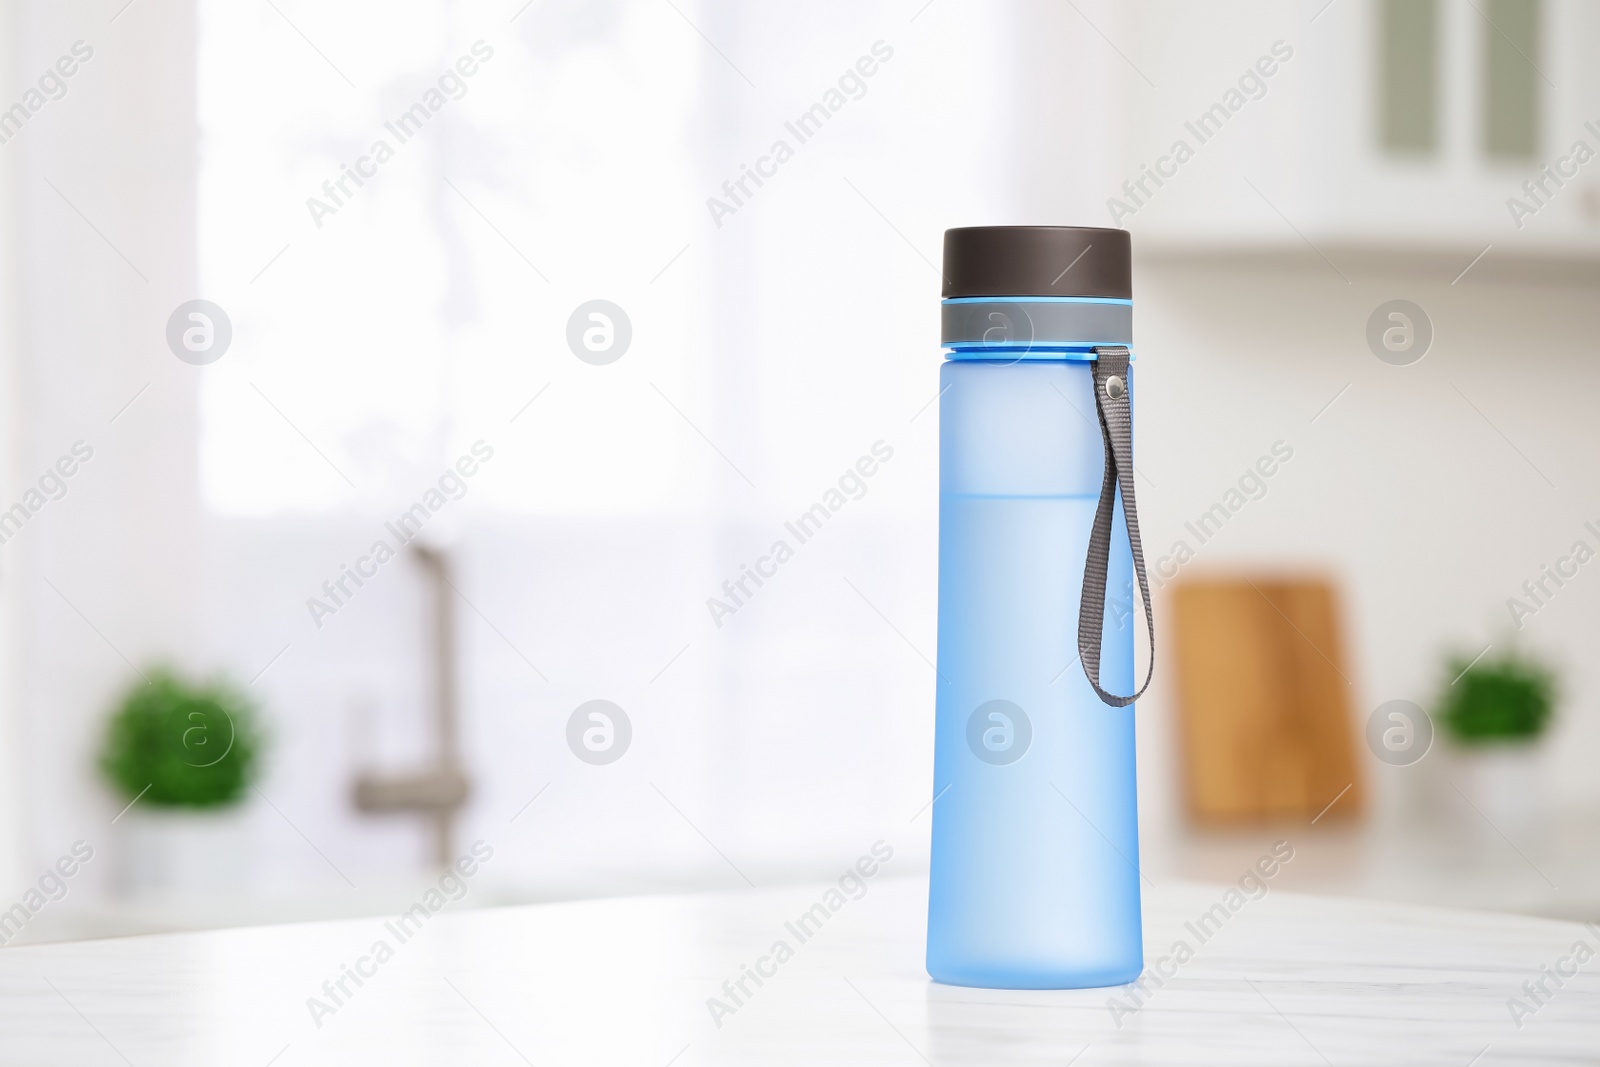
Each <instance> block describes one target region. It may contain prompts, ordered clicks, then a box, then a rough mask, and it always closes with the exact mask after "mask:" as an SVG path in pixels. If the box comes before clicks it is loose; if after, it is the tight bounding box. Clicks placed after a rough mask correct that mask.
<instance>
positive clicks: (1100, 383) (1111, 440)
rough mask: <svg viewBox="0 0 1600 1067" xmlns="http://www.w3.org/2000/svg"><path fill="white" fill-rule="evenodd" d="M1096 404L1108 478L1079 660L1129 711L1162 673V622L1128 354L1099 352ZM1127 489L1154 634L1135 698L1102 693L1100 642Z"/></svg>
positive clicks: (1094, 538) (1081, 613)
mask: <svg viewBox="0 0 1600 1067" xmlns="http://www.w3.org/2000/svg"><path fill="white" fill-rule="evenodd" d="M1094 354H1095V362H1094V402H1095V408H1096V409H1097V410H1098V411H1099V412H1100V436H1101V438H1102V439H1103V440H1104V441H1105V446H1106V469H1105V476H1104V477H1103V478H1102V479H1101V481H1100V505H1099V507H1098V508H1096V509H1095V513H1094V528H1093V529H1092V530H1091V531H1090V534H1089V557H1088V560H1087V561H1086V562H1085V563H1084V567H1083V603H1082V604H1080V605H1079V607H1078V657H1079V658H1080V659H1081V660H1082V661H1083V673H1084V674H1086V675H1088V677H1089V684H1090V685H1092V686H1094V691H1095V692H1096V693H1098V694H1100V699H1101V700H1103V701H1105V702H1106V703H1107V704H1109V705H1111V706H1112V707H1114V708H1125V707H1127V706H1128V705H1129V704H1132V703H1133V702H1134V701H1135V700H1138V699H1139V698H1140V697H1141V696H1143V695H1144V691H1145V690H1146V689H1148V688H1150V678H1151V676H1152V675H1154V674H1155V669H1156V655H1155V652H1156V649H1155V643H1156V620H1155V614H1154V613H1153V612H1152V611H1151V609H1150V582H1149V580H1148V579H1147V578H1146V577H1145V571H1144V548H1143V546H1141V545H1140V543H1139V509H1138V507H1137V506H1136V505H1135V504H1134V499H1133V417H1132V415H1131V414H1130V412H1129V407H1128V349H1127V348H1126V347H1125V346H1123V345H1101V346H1099V347H1097V348H1096V349H1095V350H1094ZM1119 485H1120V486H1121V488H1122V514H1123V516H1124V518H1126V519H1127V523H1128V545H1129V547H1130V548H1132V549H1133V571H1134V573H1135V574H1136V575H1138V577H1139V593H1140V595H1141V596H1142V597H1143V598H1144V621H1145V626H1146V628H1147V629H1148V630H1149V632H1150V669H1149V671H1148V673H1146V674H1145V676H1144V684H1143V685H1141V686H1140V687H1139V691H1138V692H1137V693H1134V694H1133V695H1132V696H1125V697H1122V696H1116V695H1114V694H1112V693H1108V692H1106V691H1105V690H1104V689H1102V688H1100V639H1101V633H1102V630H1103V629H1104V626H1105V615H1106V568H1107V566H1108V565H1109V563H1110V560H1111V520H1112V518H1113V517H1114V515H1115V511H1116V506H1117V488H1118V486H1119Z"/></svg>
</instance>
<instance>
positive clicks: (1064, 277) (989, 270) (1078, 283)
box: [943, 226, 1133, 300]
mask: <svg viewBox="0 0 1600 1067" xmlns="http://www.w3.org/2000/svg"><path fill="white" fill-rule="evenodd" d="M1132 261H1133V257H1132V253H1131V251H1130V247H1129V242H1128V231H1127V230H1117V229H1109V228H1105V227H1100V226H962V227H959V228H957V229H953V230H946V231H944V293H943V296H944V297H945V299H947V300H948V299H953V298H959V297H985V296H987V297H1018V296H1032V297H1040V296H1046V297H1048V296H1066V297H1091V298H1093V297H1098V298H1102V299H1113V300H1131V299H1133V267H1132Z"/></svg>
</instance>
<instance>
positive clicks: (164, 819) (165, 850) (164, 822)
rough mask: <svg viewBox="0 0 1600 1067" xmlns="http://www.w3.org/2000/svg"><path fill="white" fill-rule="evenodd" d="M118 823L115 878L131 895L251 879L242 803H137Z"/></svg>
mask: <svg viewBox="0 0 1600 1067" xmlns="http://www.w3.org/2000/svg"><path fill="white" fill-rule="evenodd" d="M116 829H117V838H116V842H115V843H116V854H117V875H118V877H117V881H118V883H119V887H120V888H121V889H122V891H123V892H124V893H126V894H128V895H130V896H136V897H141V896H162V897H198V896H203V895H206V894H210V893H216V892H219V891H228V890H237V889H240V888H242V887H244V886H246V885H247V884H248V883H249V881H250V878H251V874H252V872H251V870H250V859H251V854H252V850H251V848H250V840H249V835H248V833H247V830H248V819H247V817H246V813H245V810H244V808H243V807H241V806H235V807H230V808H223V809H220V810H212V811H207V810H198V811H197V810H193V809H187V808H177V809H174V808H157V807H149V806H142V805H135V806H134V807H133V808H132V809H130V810H129V811H128V812H127V813H126V814H124V815H123V816H122V817H121V818H120V819H118V820H117V826H116Z"/></svg>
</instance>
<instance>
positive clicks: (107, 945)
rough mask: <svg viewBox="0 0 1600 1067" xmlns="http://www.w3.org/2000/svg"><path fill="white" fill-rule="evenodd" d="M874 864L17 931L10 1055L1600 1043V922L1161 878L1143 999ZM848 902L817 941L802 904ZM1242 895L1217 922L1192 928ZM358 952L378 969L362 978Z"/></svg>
mask: <svg viewBox="0 0 1600 1067" xmlns="http://www.w3.org/2000/svg"><path fill="white" fill-rule="evenodd" d="M866 887H867V888H866V892H865V895H864V896H861V897H860V898H859V899H846V898H831V899H825V893H826V891H827V890H828V888H829V886H827V885H817V886H811V887H790V888H785V889H769V890H756V891H747V892H732V893H722V894H701V895H695V896H679V897H648V898H632V899H612V900H595V901H580V902H573V903H563V904H543V905H534V906H528V907H508V908H485V909H479V910H457V911H452V910H451V909H450V906H448V905H447V906H446V907H444V908H443V909H442V910H440V911H439V912H438V913H437V914H431V915H429V916H428V918H427V919H426V921H424V920H422V919H420V918H418V919H415V920H413V923H414V926H413V927H407V928H405V929H401V928H399V927H397V926H396V925H395V920H394V919H393V918H389V919H383V918H379V919H372V920H355V921H340V922H325V923H306V924H298V925H293V926H277V927H258V928H251V929H242V930H222V931H213V932H207V933H193V934H171V935H162V936H155V937H133V938H124V939H120V940H110V941H93V942H79V943H72V944H59V945H41V946H33V947H19V948H12V949H7V950H5V951H3V952H0V991H3V997H0V1063H5V1064H7V1065H8V1067H10V1065H20V1064H41V1065H42V1064H50V1065H61V1064H91V1065H92V1064H108V1065H114V1064H123V1063H126V1064H131V1065H135V1067H145V1065H147V1064H148V1065H151V1067H155V1065H161V1067H178V1065H183V1064H205V1065H207V1067H218V1065H223V1064H240V1065H247V1067H266V1065H268V1064H272V1065H274V1067H293V1065H296V1064H320V1063H330V1064H331V1063H340V1064H350V1063H383V1064H410V1063H417V1064H430V1065H431V1064H439V1063H473V1064H484V1065H494V1064H508V1065H515V1064H523V1063H531V1064H539V1065H544V1064H568V1063H572V1064H577V1063H583V1064H610V1063H617V1064H630V1065H644V1067H666V1065H668V1064H673V1065H676V1067H692V1065H695V1064H710V1063H718V1064H721V1063H729V1064H735V1063H736V1064H746V1065H749V1064H768V1063H771V1064H780V1063H782V1064H809V1063H822V1062H826V1063H828V1064H830V1065H845V1064H855V1063H861V1064H897V1063H898V1064H917V1063H923V1062H926V1063H929V1064H938V1065H945V1064H986V1065H987V1064H1005V1063H1028V1064H1035V1063H1037V1064H1057V1065H1065V1064H1076V1065H1079V1067H1094V1065H1103V1064H1131V1063H1139V1064H1165V1063H1172V1064H1203V1063H1217V1064H1230V1065H1235V1064H1252V1063H1260V1064H1271V1065H1273V1067H1285V1065H1293V1064H1318V1065H1321V1064H1329V1065H1331V1064H1339V1065H1343V1064H1353V1063H1383V1064H1393V1063H1407V1064H1435V1063H1436V1064H1441V1065H1450V1067H1467V1065H1468V1064H1477V1065H1488V1064H1494V1063H1519V1064H1527V1063H1547V1062H1548V1063H1596V1062H1600V979H1597V978H1596V975H1597V974H1600V957H1596V958H1593V959H1590V958H1589V953H1592V952H1595V951H1596V950H1600V928H1586V927H1584V926H1581V925H1579V924H1576V923H1563V922H1555V921H1551V920H1546V919H1535V918H1525V917H1520V916H1512V915H1500V914H1491V913H1482V912H1465V911H1448V910H1443V909H1435V908H1426V907H1418V906H1414V905H1403V904H1388V903H1377V902H1372V901H1357V900H1337V899H1327V898H1319V897H1310V896H1297V895H1294V894H1290V893H1286V892H1282V891H1278V890H1272V891H1269V892H1268V893H1267V894H1266V895H1265V896H1263V897H1261V898H1260V899H1249V900H1243V901H1242V902H1241V900H1240V898H1237V897H1235V898H1232V899H1231V900H1230V898H1229V897H1228V896H1227V889H1228V887H1225V886H1211V885H1202V884H1196V883H1170V884H1165V885H1161V886H1158V887H1155V888H1151V889H1147V891H1146V892H1147V898H1146V902H1145V931H1146V959H1147V964H1149V965H1154V964H1155V963H1156V962H1157V961H1158V960H1159V959H1161V958H1162V957H1164V956H1167V955H1168V953H1169V952H1170V950H1171V948H1172V946H1174V944H1175V943H1176V942H1178V941H1180V940H1181V941H1184V942H1185V943H1186V944H1187V945H1188V946H1189V948H1190V949H1192V950H1193V956H1192V958H1191V959H1188V960H1187V961H1186V962H1184V963H1182V964H1178V965H1174V964H1172V963H1168V964H1166V965H1164V966H1163V968H1162V969H1163V970H1164V971H1166V972H1168V973H1169V974H1170V975H1171V976H1170V977H1167V978H1164V979H1163V980H1162V982H1163V984H1162V985H1160V987H1159V988H1158V987H1156V985H1155V984H1154V979H1150V990H1151V992H1150V995H1149V996H1148V997H1147V998H1144V1000H1143V1003H1142V1004H1136V1001H1135V997H1134V995H1133V993H1132V991H1131V990H1129V989H1128V988H1126V987H1124V988H1120V989H1109V990H1106V989H1100V990H1064V991H1047V992H1039V991H1026V992H1018V991H1000V990H981V989H961V988H955V987H950V986H942V985H938V984H935V983H933V982H930V981H929V980H928V978H927V976H926V974H925V973H924V972H923V970H922V940H923V923H924V921H925V916H926V905H925V895H926V891H927V887H926V882H924V881H919V880H915V879H891V878H889V877H888V876H887V875H880V876H879V877H878V878H876V879H874V880H872V881H869V882H867V883H866ZM840 901H842V906H840V907H838V910H837V911H836V912H835V913H833V914H832V917H831V918H830V919H829V920H828V922H827V923H826V924H825V925H824V926H823V928H822V929H821V930H820V931H819V932H816V933H815V934H814V935H813V936H811V937H810V938H809V939H808V940H806V941H805V942H804V943H801V942H800V941H799V939H798V938H797V937H796V936H795V934H794V933H793V932H792V931H791V930H790V929H789V928H788V926H786V923H788V922H790V921H792V920H794V919H795V918H797V917H798V916H799V915H800V914H801V913H802V912H805V911H806V910H807V909H809V908H810V907H811V906H812V905H813V904H816V903H819V902H822V903H824V904H825V905H826V904H828V903H840ZM1230 903H1232V904H1234V905H1236V906H1237V907H1236V910H1235V911H1232V912H1229V913H1228V918H1227V919H1226V921H1225V922H1224V923H1223V924H1222V926H1221V929H1220V930H1217V931H1215V932H1213V933H1212V934H1211V935H1210V936H1209V937H1208V938H1207V940H1205V941H1204V942H1202V941H1200V940H1199V939H1198V938H1197V937H1196V936H1195V934H1194V932H1193V931H1191V930H1190V929H1189V927H1188V926H1187V925H1186V924H1188V923H1193V922H1194V921H1195V920H1196V919H1197V918H1198V917H1199V916H1200V915H1201V914H1202V913H1205V912H1207V911H1208V910H1210V909H1211V908H1213V906H1214V905H1217V904H1222V905H1223V906H1224V909H1226V908H1227V906H1228V905H1229V904H1230ZM386 923H387V924H388V925H386ZM402 934H404V935H406V936H405V938H404V940H402V939H401V936H400V935H402ZM779 941H784V942H786V943H787V944H788V945H789V946H790V948H791V949H792V955H791V956H789V957H786V958H785V959H784V960H783V962H782V963H778V962H777V961H776V959H775V958H774V959H771V960H769V961H767V962H763V963H762V964H761V966H762V969H764V970H766V971H768V972H774V971H775V972H776V973H774V974H772V976H771V977H769V978H765V979H763V984H761V985H760V986H757V985H756V984H755V983H754V982H753V981H752V980H750V979H748V978H746V979H745V989H746V990H747V991H748V992H749V995H748V996H740V997H739V1002H738V1003H735V1002H734V1001H733V1000H732V999H730V998H729V996H728V994H726V993H725V992H724V991H723V983H724V982H725V981H733V982H736V981H737V980H738V979H739V978H740V977H741V976H742V975H743V974H744V970H743V968H744V967H745V966H746V965H754V964H756V963H757V962H758V961H760V960H761V959H762V958H763V957H767V956H768V955H769V953H770V952H771V950H772V948H773V947H774V945H775V943H776V942H779ZM1579 942H1582V943H1583V944H1584V945H1585V946H1586V947H1587V951H1585V952H1580V953H1578V956H1582V957H1583V960H1584V962H1582V963H1581V964H1580V963H1579V960H1578V958H1577V956H1574V954H1573V953H1574V946H1575V945H1577V944H1578V943H1579ZM380 943H381V944H382V945H383V946H384V947H385V949H386V950H387V951H385V949H379V944H380ZM375 950H377V951H376V954H375ZM346 967H351V968H359V970H361V971H364V972H366V974H367V975H368V976H367V977H363V978H361V984H360V985H357V984H356V982H355V980H354V979H352V978H349V977H344V976H345V975H346V973H347V972H346V971H345V968H346ZM1546 967H1549V968H1552V969H1553V971H1554V970H1555V969H1559V970H1565V971H1568V972H1571V971H1573V970H1574V969H1575V970H1576V972H1577V973H1576V974H1575V975H1573V976H1572V977H1562V978H1560V984H1559V985H1558V984H1557V982H1556V981H1554V980H1552V978H1551V977H1545V978H1544V983H1545V988H1546V989H1547V990H1548V991H1549V995H1545V994H1539V996H1538V998H1537V1000H1536V999H1534V998H1532V997H1530V996H1529V995H1528V994H1527V993H1526V992H1525V991H1524V988H1523V983H1524V982H1527V981H1530V980H1534V981H1536V980H1538V979H1539V977H1540V971H1541V969H1543V968H1546ZM1553 971H1552V973H1553ZM1148 973H1149V972H1147V974H1148ZM341 977H344V990H343V992H340V990H339V988H338V985H337V983H338V981H339V979H340V978H341ZM325 982H326V983H328V986H327V988H326V989H325V987H324V983H325ZM330 990H331V992H330ZM1534 992H1535V993H1538V990H1537V987H1534ZM313 997H315V998H318V999H319V1000H320V1003H321V1005H322V1006H321V1007H318V1006H317V1004H316V1003H313V1002H312V1000H311V998H313ZM713 997H716V998H720V999H721V1001H722V1002H723V1003H724V1004H725V1005H726V1006H727V1009H728V1010H726V1011H723V1010H717V1011H716V1012H715V1013H714V1012H713V1010H712V1005H710V1004H708V1000H709V998H713ZM1514 997H1516V998H1520V1003H1521V1005H1522V1007H1523V1010H1520V1011H1518V1012H1517V1013H1516V1015H1517V1017H1516V1018H1514V1017H1513V1010H1512V1008H1513V1003H1514V1002H1513V1001H1512V998H1514ZM1113 1001H1115V1003H1116V1004H1119V1005H1120V1006H1121V1007H1120V1008H1118V1009H1116V1010H1113V1006H1112V1004H1113ZM1485 1049H1487V1051H1485ZM1474 1057H1477V1058H1476V1059H1474Z"/></svg>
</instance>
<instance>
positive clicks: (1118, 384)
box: [1106, 374, 1128, 400]
mask: <svg viewBox="0 0 1600 1067" xmlns="http://www.w3.org/2000/svg"><path fill="white" fill-rule="evenodd" d="M1127 391H1128V387H1127V386H1126V385H1124V384H1123V383H1122V379H1121V378H1118V377H1117V376H1116V375H1114V374H1113V375H1112V376H1111V377H1109V378H1107V379H1106V396H1109V397H1110V398H1111V399H1112V400H1121V399H1122V394H1124V393H1126V392H1127Z"/></svg>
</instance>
